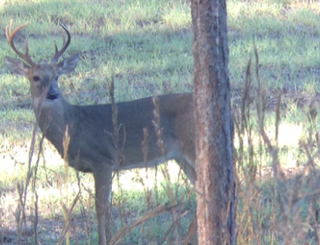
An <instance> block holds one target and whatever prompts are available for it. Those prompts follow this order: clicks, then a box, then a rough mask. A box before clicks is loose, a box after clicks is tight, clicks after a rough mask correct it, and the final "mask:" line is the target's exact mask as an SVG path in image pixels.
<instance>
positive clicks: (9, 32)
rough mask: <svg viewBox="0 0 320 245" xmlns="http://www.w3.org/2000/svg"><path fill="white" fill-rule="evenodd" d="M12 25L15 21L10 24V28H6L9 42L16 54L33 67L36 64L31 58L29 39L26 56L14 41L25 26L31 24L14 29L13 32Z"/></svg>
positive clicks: (26, 41)
mask: <svg viewBox="0 0 320 245" xmlns="http://www.w3.org/2000/svg"><path fill="white" fill-rule="evenodd" d="M12 23H13V20H11V22H10V27H9V28H8V26H6V36H7V40H8V42H9V44H10V46H11V48H12V49H13V50H14V52H16V54H17V55H19V56H20V57H21V58H22V59H23V60H25V61H26V62H27V63H28V64H29V65H31V66H33V65H35V63H34V62H33V61H32V60H31V58H30V56H29V48H28V39H27V38H26V39H25V43H26V52H25V54H23V53H21V52H20V51H19V50H18V49H17V48H16V47H15V46H14V43H13V39H14V38H15V35H16V34H17V33H18V32H19V31H20V30H21V29H22V28H23V27H25V26H27V25H29V23H25V24H23V25H20V26H18V27H16V29H14V30H13V31H12Z"/></svg>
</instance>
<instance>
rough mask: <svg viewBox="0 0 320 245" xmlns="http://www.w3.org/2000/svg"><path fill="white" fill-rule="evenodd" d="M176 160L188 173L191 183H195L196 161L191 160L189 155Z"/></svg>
mask: <svg viewBox="0 0 320 245" xmlns="http://www.w3.org/2000/svg"><path fill="white" fill-rule="evenodd" d="M175 160H176V162H177V163H178V164H179V166H180V168H182V170H183V172H184V173H185V174H186V176H187V177H188V179H189V180H190V181H191V183H192V184H193V185H195V183H196V179H197V175H196V169H195V165H194V163H193V162H191V161H190V159H189V158H188V157H187V156H181V157H180V158H179V159H175Z"/></svg>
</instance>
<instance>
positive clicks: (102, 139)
mask: <svg viewBox="0 0 320 245" xmlns="http://www.w3.org/2000/svg"><path fill="white" fill-rule="evenodd" d="M27 25H28V24H24V25H21V26H18V27H17V28H15V29H14V30H13V31H12V23H11V25H10V27H9V28H8V27H7V28H6V36H7V39H8V42H9V44H10V46H11V48H12V49H13V50H14V51H15V53H16V54H17V55H18V56H19V57H20V58H21V59H22V60H23V61H24V62H22V61H21V60H19V59H15V58H10V57H6V59H5V61H6V63H7V65H8V67H9V69H10V71H11V72H12V73H14V74H16V75H22V76H25V77H26V78H27V79H28V80H29V82H30V92H31V97H32V104H33V109H34V112H35V115H36V120H37V124H38V125H39V127H40V129H41V131H42V133H43V135H44V136H45V137H46V138H47V139H48V140H49V141H50V142H51V143H52V144H53V145H54V147H55V148H56V149H57V151H58V152H59V154H60V155H61V157H63V158H65V159H67V161H68V164H69V165H70V166H71V167H73V168H74V169H76V170H78V171H82V172H90V173H92V174H93V176H94V181H95V197H96V203H95V205H96V214H97V220H98V234H99V244H100V245H105V244H107V240H108V239H106V234H108V232H109V231H110V224H109V221H108V220H109V218H110V217H109V215H110V214H109V213H108V210H109V202H108V197H109V192H110V185H111V180H112V171H114V170H123V169H132V168H143V167H146V166H155V165H157V164H161V163H163V162H165V161H167V160H171V159H173V160H175V161H176V162H177V163H178V164H179V165H180V166H181V168H182V169H183V170H184V172H185V174H186V175H187V177H188V178H189V179H190V181H191V182H192V183H194V182H195V180H196V174H195V167H194V162H195V149H194V118H193V98H192V94H170V95H161V96H159V97H158V103H157V106H158V107H159V117H160V129H161V131H162V136H161V140H162V142H163V144H162V145H163V147H159V145H158V142H159V139H158V138H159V137H158V136H157V132H156V130H155V127H154V123H153V121H154V110H155V106H154V103H153V98H152V97H148V98H143V99H139V100H133V101H129V102H123V103H117V104H114V105H115V106H116V108H117V110H116V111H117V113H116V117H117V119H116V121H117V126H119V128H121V130H119V131H118V132H119V136H118V140H115V139H114V133H113V132H114V127H115V125H114V120H113V119H112V117H113V115H114V110H113V106H114V105H113V104H105V105H90V106H78V105H71V104H70V103H68V101H67V100H66V99H65V98H64V96H63V95H62V93H61V91H60V89H59V86H58V78H59V76H60V75H63V74H69V73H70V72H72V71H74V70H75V68H76V66H77V63H78V61H79V57H78V55H73V56H71V57H69V58H66V59H63V60H62V61H60V62H58V61H59V58H60V57H61V56H62V54H63V53H64V52H65V51H66V49H67V48H68V46H69V44H70V40H71V36H70V33H69V31H68V29H67V27H66V26H64V25H62V24H61V27H62V28H63V29H64V31H65V32H66V34H67V41H65V40H64V43H63V47H62V48H61V50H60V51H59V50H58V48H57V45H56V43H55V44H54V46H55V54H54V56H53V58H52V59H51V62H50V64H37V63H35V62H34V61H32V59H31V58H30V56H29V53H28V43H27V40H26V41H25V46H26V47H25V49H26V50H25V52H24V53H22V52H20V51H19V50H18V49H17V48H16V46H15V44H14V38H15V37H16V34H17V33H18V32H19V31H20V30H21V29H22V28H24V27H25V26H27ZM120 125H121V126H120ZM144 130H145V131H146V130H147V132H148V138H147V154H146V155H145V154H144V153H143V151H142V145H141V142H142V141H143V139H144V137H145V136H144V135H146V134H144V133H143V131H144ZM158 130H159V129H158ZM66 134H67V135H68V137H69V144H68V146H67V147H64V144H63V141H64V137H65V135H66ZM160 148H162V149H160ZM119 149H120V150H119ZM145 156H146V157H145ZM145 158H146V159H145ZM106 218H107V219H106ZM106 230H107V231H106Z"/></svg>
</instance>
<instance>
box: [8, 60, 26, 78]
mask: <svg viewBox="0 0 320 245" xmlns="http://www.w3.org/2000/svg"><path fill="white" fill-rule="evenodd" d="M5 60H6V63H7V65H8V67H9V69H10V71H11V72H12V73H13V74H16V75H20V76H25V75H27V73H28V71H29V69H30V66H28V65H27V64H25V63H23V62H22V61H21V60H18V59H14V58H10V57H6V59H5Z"/></svg>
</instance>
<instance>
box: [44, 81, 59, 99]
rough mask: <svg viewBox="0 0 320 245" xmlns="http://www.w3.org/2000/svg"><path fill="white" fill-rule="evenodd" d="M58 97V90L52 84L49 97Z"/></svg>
mask: <svg viewBox="0 0 320 245" xmlns="http://www.w3.org/2000/svg"><path fill="white" fill-rule="evenodd" d="M57 98H58V93H57V91H56V90H55V89H54V88H53V87H52V85H51V86H50V88H49V91H48V93H47V99H49V100H55V99H57Z"/></svg>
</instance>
